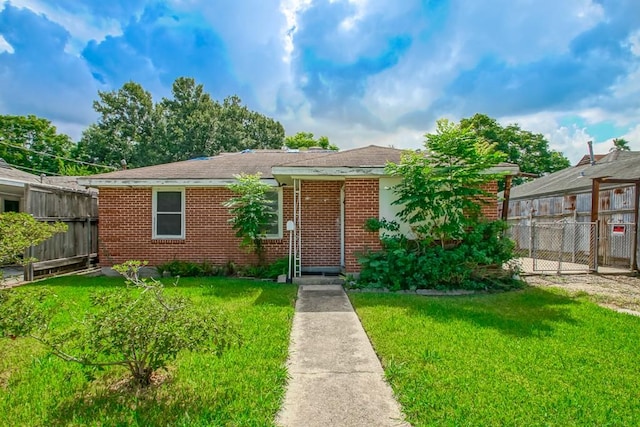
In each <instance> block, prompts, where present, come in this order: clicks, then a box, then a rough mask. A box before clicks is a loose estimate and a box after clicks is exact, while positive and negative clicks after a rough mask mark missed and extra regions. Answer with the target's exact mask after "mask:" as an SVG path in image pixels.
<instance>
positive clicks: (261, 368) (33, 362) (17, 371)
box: [0, 276, 296, 426]
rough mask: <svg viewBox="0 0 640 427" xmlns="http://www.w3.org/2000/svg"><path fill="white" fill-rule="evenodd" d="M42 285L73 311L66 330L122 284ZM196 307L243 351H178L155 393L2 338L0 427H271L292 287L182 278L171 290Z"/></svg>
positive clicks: (84, 280)
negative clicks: (218, 313) (228, 329)
mask: <svg viewBox="0 0 640 427" xmlns="http://www.w3.org/2000/svg"><path fill="white" fill-rule="evenodd" d="M33 286H48V287H49V288H50V289H52V290H53V291H54V292H55V293H56V294H57V295H59V298H60V299H63V300H65V301H72V302H73V303H74V306H73V309H72V311H71V312H69V313H66V314H65V315H64V316H62V319H61V321H62V323H63V324H64V323H65V322H72V321H73V319H74V317H75V318H77V317H78V313H81V312H83V311H84V310H85V309H87V307H89V299H88V297H89V294H90V293H91V292H92V291H94V290H99V289H107V288H113V287H116V286H123V280H122V279H120V278H107V277H97V278H89V277H74V276H71V277H63V278H57V279H51V280H48V281H46V282H43V283H39V284H37V285H33ZM167 293H177V294H180V295H182V296H186V297H189V298H191V299H192V300H193V301H194V302H195V303H197V304H198V305H202V306H206V307H212V308H214V309H222V310H224V312H226V313H227V314H228V316H229V317H230V318H231V319H232V320H233V322H234V323H235V324H236V325H237V327H238V330H239V333H240V335H241V339H242V342H243V344H242V345H241V346H240V347H236V348H232V349H231V350H228V351H227V352H225V353H224V354H223V355H222V356H221V357H216V356H214V355H210V354H205V353H186V352H185V353H183V354H181V355H180V356H179V357H178V360H176V362H175V363H174V364H173V365H172V366H171V368H170V369H169V372H168V374H166V375H164V379H162V380H161V381H159V383H158V384H157V385H154V386H152V387H151V388H150V389H149V390H145V391H143V392H140V391H137V392H136V391H135V390H131V389H128V388H126V387H125V386H124V385H123V384H124V381H123V379H124V378H125V377H126V375H127V372H125V371H124V370H122V369H115V370H106V371H102V372H99V373H98V374H97V376H96V378H95V379H94V380H93V381H91V380H89V379H88V378H87V375H86V374H85V371H83V369H82V368H81V367H80V366H79V365H77V364H72V363H67V362H63V361H62V360H60V359H58V358H56V357H54V356H50V355H48V354H47V352H46V350H45V349H43V348H42V347H41V346H39V345H38V344H37V343H35V342H34V341H32V340H30V339H17V340H15V341H13V340H10V339H0V420H1V422H0V424H2V425H14V426H18V425H41V426H55V425H78V426H80V425H123V426H124V425H126V426H150V425H174V426H181V425H183V426H209V425H234V426H235V425H243V426H244V425H246V426H253V425H260V426H263V425H271V424H273V420H274V418H275V414H276V413H277V411H278V410H279V407H280V403H281V401H282V398H283V395H284V386H285V383H286V369H285V360H286V357H287V351H288V345H289V332H290V328H291V320H292V317H293V311H294V310H293V301H294V298H295V294H296V288H295V287H294V286H287V285H277V284H273V283H264V282H255V281H248V280H244V281H243V280H233V279H224V278H183V279H181V280H180V284H179V287H178V288H175V289H171V287H168V288H167Z"/></svg>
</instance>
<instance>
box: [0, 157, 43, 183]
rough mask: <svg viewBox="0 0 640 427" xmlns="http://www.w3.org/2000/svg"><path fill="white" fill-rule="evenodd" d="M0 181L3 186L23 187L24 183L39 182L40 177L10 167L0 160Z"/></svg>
mask: <svg viewBox="0 0 640 427" xmlns="http://www.w3.org/2000/svg"><path fill="white" fill-rule="evenodd" d="M0 181H2V182H3V183H4V184H5V185H10V184H13V185H15V186H20V187H22V186H24V184H25V183H37V182H40V177H39V176H37V175H33V174H31V173H28V172H23V171H21V170H19V169H16V168H13V167H11V166H10V165H9V164H8V163H7V162H5V161H4V160H3V159H0Z"/></svg>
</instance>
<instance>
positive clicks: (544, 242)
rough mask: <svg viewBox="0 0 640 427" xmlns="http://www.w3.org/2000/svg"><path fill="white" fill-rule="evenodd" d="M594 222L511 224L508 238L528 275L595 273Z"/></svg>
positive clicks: (596, 228) (596, 258) (595, 225)
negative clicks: (569, 272)
mask: <svg viewBox="0 0 640 427" xmlns="http://www.w3.org/2000/svg"><path fill="white" fill-rule="evenodd" d="M597 232H598V226H597V224H596V223H591V222H549V223H536V222H533V223H531V224H514V225H512V226H511V227H510V228H509V232H508V234H509V237H511V239H513V241H514V242H515V252H516V254H517V255H518V256H519V257H520V258H521V261H522V268H523V270H524V271H530V272H557V273H560V272H563V271H565V272H568V271H576V272H588V271H591V270H597V268H598V264H597V260H598V256H597V247H596V246H595V244H594V242H595V241H596V236H597Z"/></svg>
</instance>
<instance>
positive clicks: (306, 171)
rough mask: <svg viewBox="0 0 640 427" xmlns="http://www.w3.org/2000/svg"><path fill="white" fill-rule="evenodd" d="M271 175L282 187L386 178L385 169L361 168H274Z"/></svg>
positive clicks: (378, 167)
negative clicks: (318, 182)
mask: <svg viewBox="0 0 640 427" xmlns="http://www.w3.org/2000/svg"><path fill="white" fill-rule="evenodd" d="M271 174H272V175H273V177H274V178H275V179H276V180H277V181H278V182H279V183H280V185H293V181H294V180H295V179H298V180H326V181H344V180H345V179H346V178H348V177H354V178H380V177H381V176H386V173H385V171H384V167H381V166H371V167H368V166H360V167H307V166H305V167H295V166H274V167H273V168H271Z"/></svg>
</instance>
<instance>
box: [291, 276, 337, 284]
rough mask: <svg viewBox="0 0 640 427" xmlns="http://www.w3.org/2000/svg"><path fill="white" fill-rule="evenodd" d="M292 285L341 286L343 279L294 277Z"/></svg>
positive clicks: (334, 277) (333, 277)
mask: <svg viewBox="0 0 640 427" xmlns="http://www.w3.org/2000/svg"><path fill="white" fill-rule="evenodd" d="M293 283H295V284H296V285H342V284H344V279H343V278H341V277H340V276H320V275H318V276H312V275H309V276H302V277H294V278H293Z"/></svg>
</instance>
